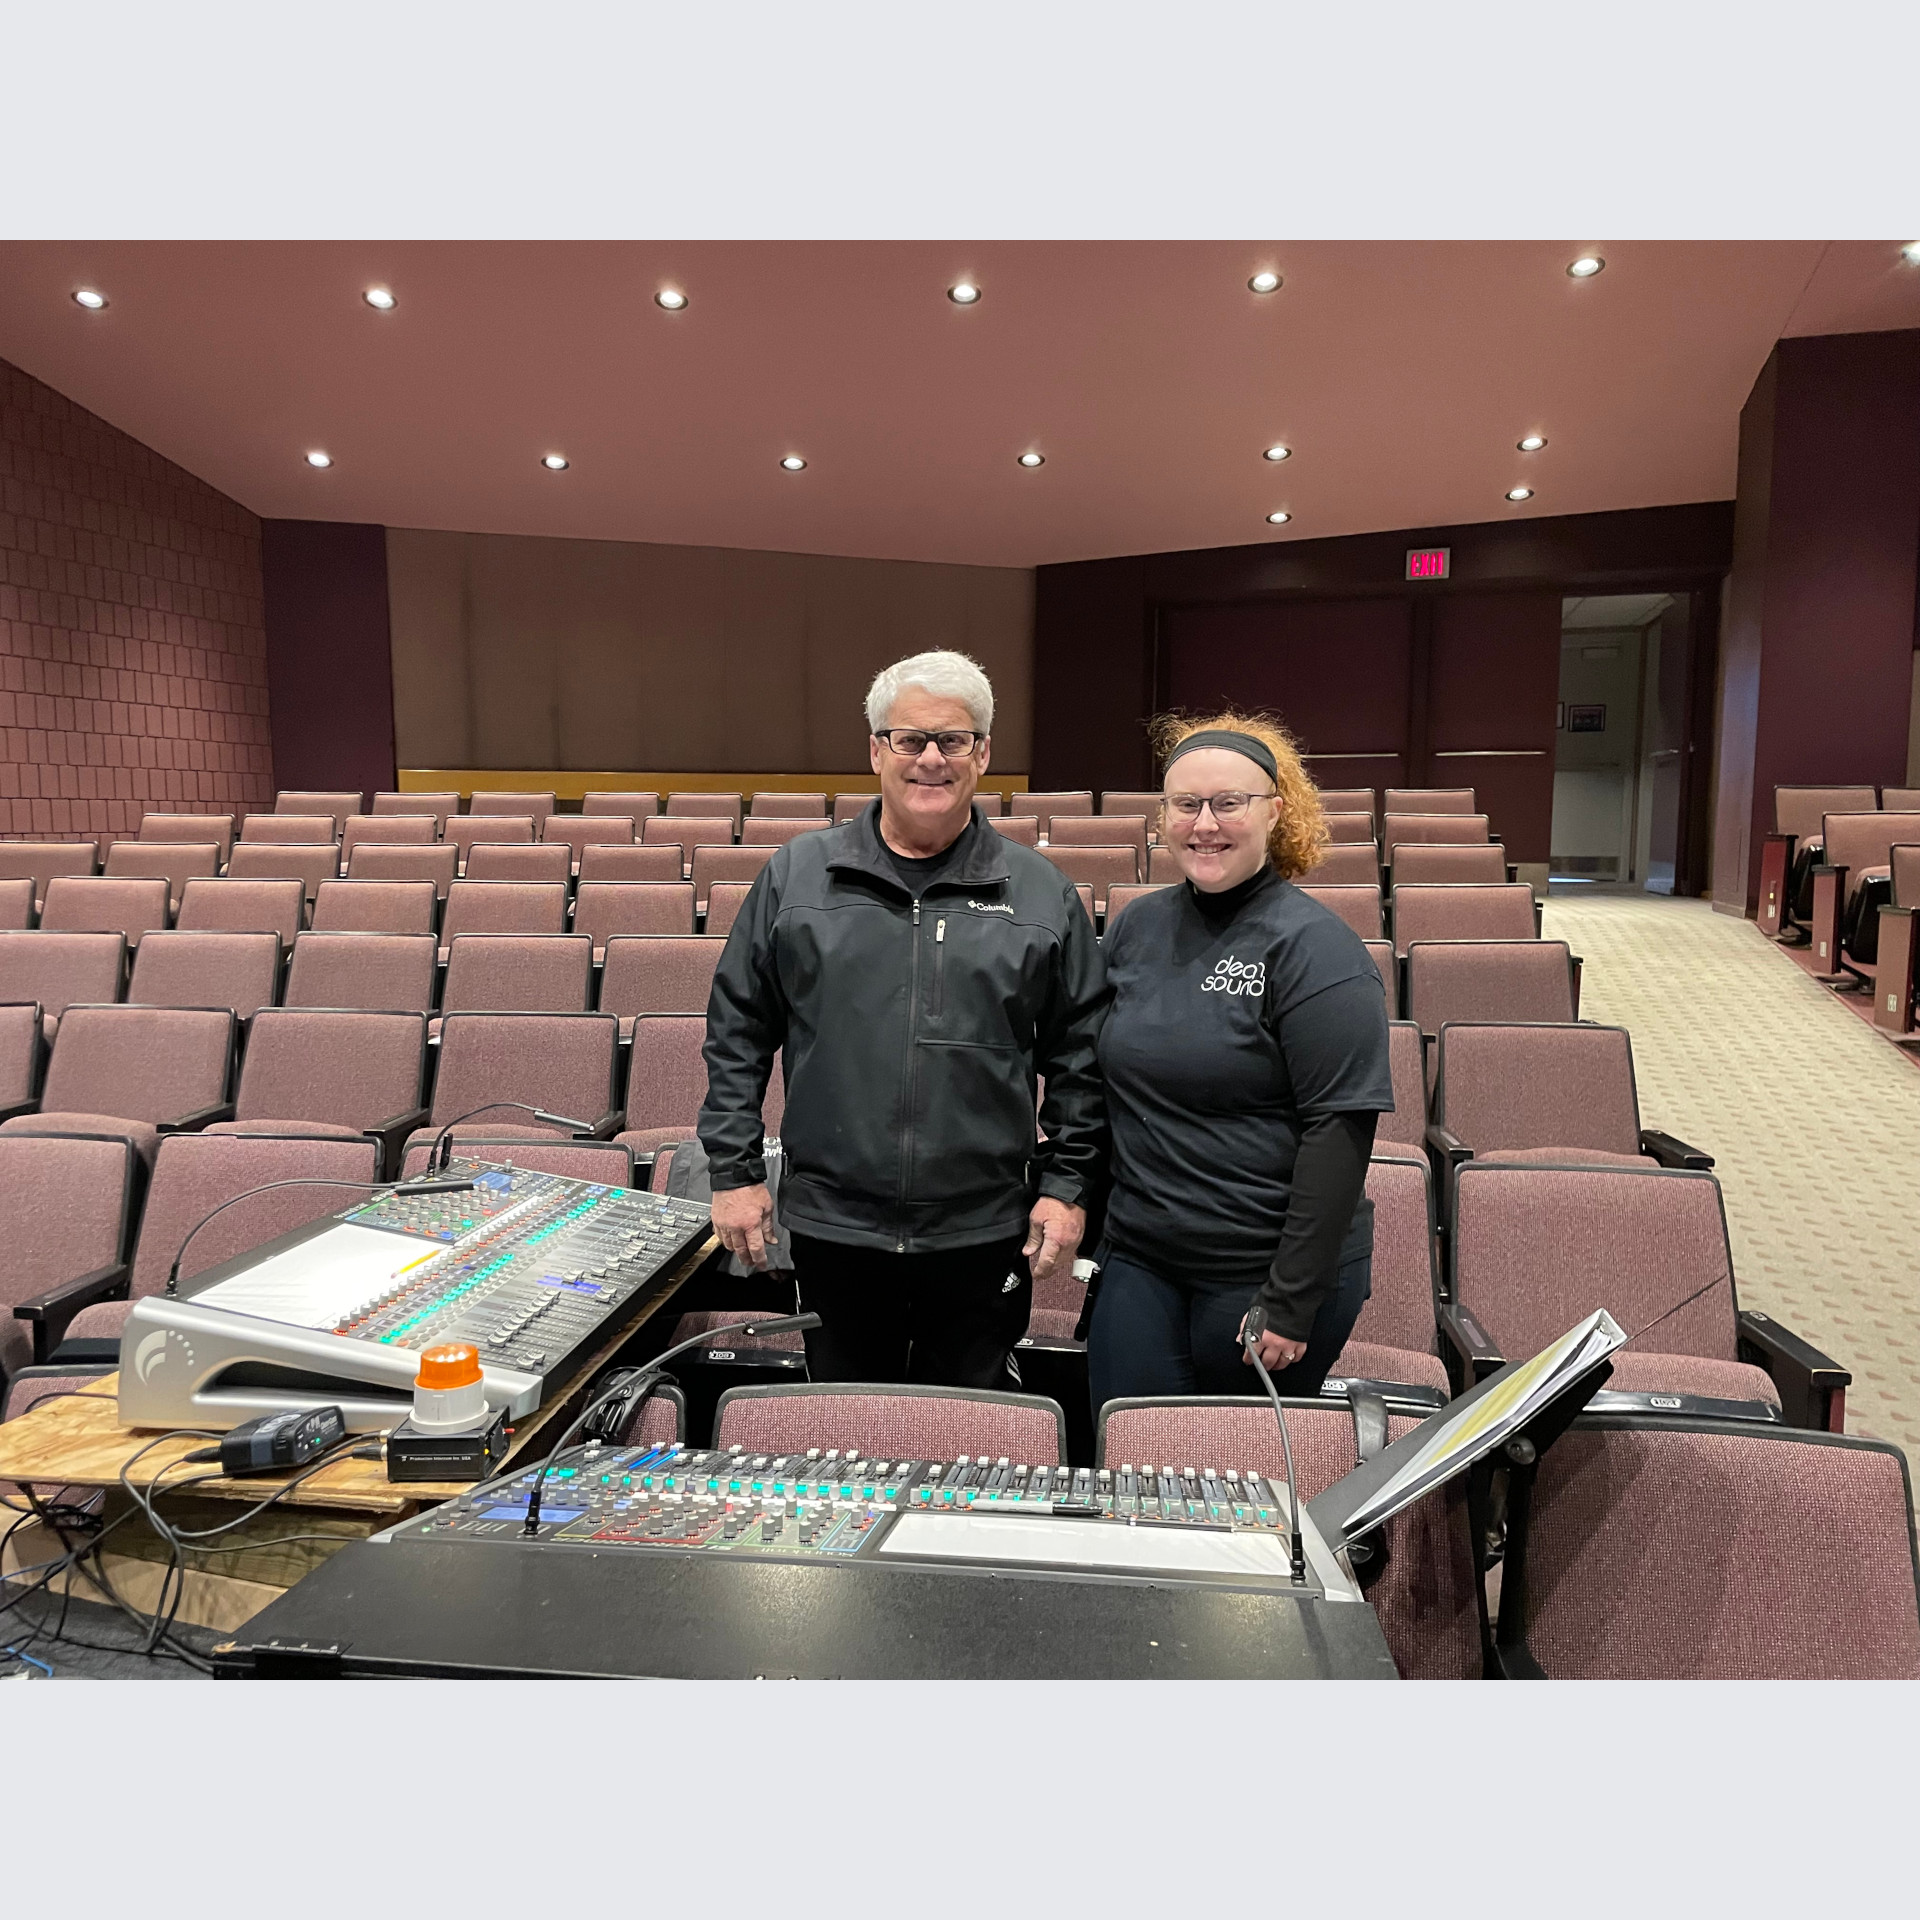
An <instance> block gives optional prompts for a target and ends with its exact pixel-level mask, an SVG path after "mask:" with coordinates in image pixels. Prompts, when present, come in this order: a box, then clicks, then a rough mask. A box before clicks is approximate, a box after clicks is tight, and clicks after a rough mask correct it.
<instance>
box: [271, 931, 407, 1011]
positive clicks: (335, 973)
mask: <svg viewBox="0 0 1920 1920" xmlns="http://www.w3.org/2000/svg"><path fill="white" fill-rule="evenodd" d="M438 970H439V949H438V948H437V947H436V946H435V944H434V938H433V935H432V934H430V933H303V934H302V935H301V936H300V937H299V939H297V940H296V941H295V942H294V943H293V958H292V960H291V961H290V962H289V963H288V966H287V984H286V989H285V991H284V992H283V993H282V994H281V996H280V999H281V1004H282V1005H283V1006H288V1007H349V1008H355V1009H360V1010H364V1011H367V1012H375V1013H379V1012H400V1013H421V1014H424V1013H426V1012H427V1010H428V1009H429V1008H430V1007H431V1006H432V1005H433V987H434V978H435V975H436V974H437V972H438Z"/></svg>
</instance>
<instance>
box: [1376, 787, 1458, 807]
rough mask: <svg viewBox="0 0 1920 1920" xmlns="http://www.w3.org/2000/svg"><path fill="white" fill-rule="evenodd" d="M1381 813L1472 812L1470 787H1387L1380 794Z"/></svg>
mask: <svg viewBox="0 0 1920 1920" xmlns="http://www.w3.org/2000/svg"><path fill="white" fill-rule="evenodd" d="M1380 811H1381V812H1382V813H1472V812H1474V811H1475V807H1474V804H1473V789H1472V788H1471V787H1389V788H1387V790H1386V792H1385V793H1384V794H1383V795H1382V796H1381V803H1380Z"/></svg>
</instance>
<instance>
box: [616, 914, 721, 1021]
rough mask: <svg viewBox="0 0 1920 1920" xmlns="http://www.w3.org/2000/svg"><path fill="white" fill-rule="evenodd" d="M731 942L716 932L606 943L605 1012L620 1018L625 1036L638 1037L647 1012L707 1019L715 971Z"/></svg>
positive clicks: (664, 935) (665, 935) (658, 936)
mask: <svg viewBox="0 0 1920 1920" xmlns="http://www.w3.org/2000/svg"><path fill="white" fill-rule="evenodd" d="M726 944H727V943H726V941H725V940H722V939H717V938H715V937H714V936H713V935H711V934H687V935H680V936H676V935H671V934H655V935H651V936H647V937H644V938H631V939H614V940H609V941H608V942H607V960H606V966H605V969H604V970H603V972H602V973H601V976H600V1011H601V1012H602V1013H611V1014H614V1015H615V1016H617V1017H618V1019H619V1021H620V1037H621V1038H622V1039H623V1040H630V1039H631V1038H632V1037H633V1023H634V1021H635V1020H636V1019H637V1018H638V1017H639V1016H640V1015H642V1014H648V1013H683V1014H685V1013H690V1014H698V1015H699V1017H700V1018H701V1019H702V1020H704V1019H705V1018H706V1015H707V1001H708V998H709V997H710V996H711V994H712V992H713V970H714V968H715V967H716V966H717V965H718V964H719V961H720V954H721V950H722V949H723V948H724V947H725V946H726Z"/></svg>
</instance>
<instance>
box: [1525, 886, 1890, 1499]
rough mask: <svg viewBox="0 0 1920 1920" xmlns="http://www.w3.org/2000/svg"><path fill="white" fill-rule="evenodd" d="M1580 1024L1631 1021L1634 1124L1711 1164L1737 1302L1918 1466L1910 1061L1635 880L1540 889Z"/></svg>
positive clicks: (1717, 922)
mask: <svg viewBox="0 0 1920 1920" xmlns="http://www.w3.org/2000/svg"><path fill="white" fill-rule="evenodd" d="M1545 932H1546V934H1547V937H1548V938H1550V939H1561V940H1565V941H1567V942H1568V943H1569V945H1570V946H1571V947H1572V948H1573V950H1574V952H1575V953H1577V954H1579V955H1581V956H1582V958H1583V959H1584V960H1585V962H1586V970H1585V976H1584V983H1583V986H1582V992H1581V1002H1580V1012H1581V1015H1582V1017H1583V1018H1586V1019H1590V1020H1599V1021H1605V1022H1607V1023H1609V1024H1613V1025H1619V1026H1623V1027H1625V1028H1627V1029H1628V1031H1629V1032H1630V1033H1631V1034H1632V1035H1633V1055H1634V1069H1635V1074H1636V1076H1637V1078H1638V1081H1639V1088H1640V1117H1641V1122H1642V1124H1643V1125H1646V1126H1655V1127H1664V1128H1666V1129H1667V1130H1668V1131H1669V1132H1671V1133H1677V1134H1678V1135H1679V1136H1680V1137H1681V1138H1682V1139H1683V1140H1688V1141H1691V1142H1693V1143H1694V1144H1695V1145H1696V1146H1699V1147H1702V1148H1704V1149H1705V1150H1706V1151H1707V1152H1709V1153H1711V1154H1712V1155H1713V1156H1714V1157H1715V1159H1716V1160H1717V1162H1718V1167H1717V1172H1718V1173H1719V1176H1720V1180H1721V1184H1722V1188H1723V1190H1724V1192H1725V1194H1726V1205H1727V1221H1728V1225H1729V1227H1730V1229H1731V1231H1732V1235H1733V1263H1734V1273H1735V1276H1736V1278H1737V1279H1738V1282H1739V1287H1740V1303H1741V1305H1742V1306H1748V1307H1759V1308H1762V1309H1763V1310H1765V1311H1766V1312H1768V1313H1770V1314H1772V1315H1774V1316H1775V1317H1776V1318H1777V1319H1779V1320H1781V1321H1783V1322H1784V1323H1785V1324H1786V1325H1787V1326H1789V1327H1791V1328H1792V1329H1793V1330H1794V1331H1795V1332H1796V1333H1798V1334H1800V1335H1801V1336H1802V1337H1803V1338H1805V1339H1808V1340H1811V1341H1812V1342H1813V1343H1814V1345H1815V1346H1817V1347H1821V1348H1823V1349H1824V1350H1825V1351H1826V1352H1828V1353H1830V1354H1832V1355H1833V1357H1834V1358H1835V1359H1836V1360H1838V1361H1839V1362H1840V1363H1841V1364H1842V1365H1843V1366H1845V1367H1847V1368H1849V1369H1850V1370H1851V1372H1852V1374H1853V1386H1852V1388H1851V1390H1850V1391H1849V1393H1848V1396H1847V1429H1848V1431H1849V1432H1852V1433H1860V1434H1869V1435H1872V1436H1874V1437H1876V1438H1879V1439H1883V1440H1891V1441H1894V1442H1895V1443H1896V1444H1898V1445H1899V1446H1901V1447H1903V1448H1905V1449H1906V1451H1907V1454H1908V1457H1909V1459H1910V1460H1916V1461H1920V1072H1916V1071H1915V1070H1914V1067H1913V1065H1912V1064H1911V1063H1910V1062H1909V1061H1908V1060H1906V1059H1904V1058H1903V1057H1902V1055H1901V1053H1900V1051H1899V1049H1897V1048H1895V1047H1893V1046H1891V1045H1889V1044H1888V1042H1887V1041H1885V1040H1884V1039H1882V1038H1880V1037H1879V1035H1877V1034H1876V1033H1875V1032H1874V1031H1873V1030H1872V1028H1871V1027H1869V1026H1868V1025H1867V1024H1866V1023H1865V1022H1864V1021H1862V1020H1861V1019H1860V1018H1859V1017H1858V1015H1857V1014H1855V1013H1853V1012H1851V1011H1850V1010H1849V1009H1848V1008H1847V1007H1845V1006H1844V1005H1842V1004H1840V1003H1839V1002H1838V1001H1836V1000H1835V998H1834V996H1833V995H1832V994H1831V993H1830V992H1829V991H1828V990H1827V989H1826V988H1824V987H1820V986H1817V985H1815V983H1814V982H1813V981H1812V980H1811V979H1809V978H1808V977H1807V975H1806V974H1805V973H1804V972H1803V971H1802V970H1801V969H1800V968H1799V967H1797V966H1796V965H1795V964H1794V963H1793V961H1792V959H1791V958H1790V957H1789V956H1788V955H1787V954H1785V953H1783V952H1781V951H1779V950H1778V949H1777V948H1775V947H1774V946H1773V945H1772V943H1771V942H1769V941H1768V940H1766V939H1764V938H1763V937H1762V936H1761V934H1760V932H1759V931H1758V929H1757V928H1756V927H1755V926H1754V925H1753V923H1752V922H1751V921H1746V920H1736V919H1733V918H1732V917H1730V916H1729V915H1726V914H1717V913H1715V912H1714V911H1713V910H1712V908H1711V907H1709V906H1708V905H1707V904H1706V903H1705V902H1704V901H1699V900H1669V899H1662V898H1659V897H1657V896H1652V895H1643V894H1631V895H1630V894H1624V893H1623V894H1604V895H1603V894H1597V893H1596V894H1586V893H1582V894H1579V895H1572V896H1571V897H1570V895H1569V893H1567V892H1563V891H1560V890H1556V891H1555V892H1554V893H1553V894H1552V895H1551V897H1550V898H1549V900H1548V903H1547V909H1546V926H1545Z"/></svg>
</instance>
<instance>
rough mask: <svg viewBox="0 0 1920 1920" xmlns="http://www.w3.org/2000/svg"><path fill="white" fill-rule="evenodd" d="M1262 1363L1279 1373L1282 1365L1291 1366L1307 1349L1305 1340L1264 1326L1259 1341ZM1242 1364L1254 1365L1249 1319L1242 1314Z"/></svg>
mask: <svg viewBox="0 0 1920 1920" xmlns="http://www.w3.org/2000/svg"><path fill="white" fill-rule="evenodd" d="M1257 1344H1258V1346H1259V1349H1260V1364H1261V1365H1262V1366H1263V1367H1265V1368H1266V1370H1267V1371H1268V1372H1269V1373H1278V1372H1279V1371H1280V1369H1281V1368H1282V1367H1290V1366H1292V1365H1293V1363H1294V1362H1295V1361H1296V1360H1298V1359H1299V1358H1300V1356H1301V1355H1302V1354H1304V1353H1305V1352H1306V1350H1307V1343H1306V1342H1305V1341H1304V1340H1288V1339H1286V1338H1285V1337H1284V1336H1282V1335H1280V1334H1277V1333H1275V1332H1274V1330H1273V1329H1272V1328H1271V1327H1263V1328H1262V1329H1261V1331H1260V1338H1259V1341H1258V1343H1257ZM1240 1364H1241V1365H1242V1366H1243V1367H1250V1366H1252V1365H1253V1361H1252V1359H1251V1358H1250V1357H1249V1356H1248V1353H1247V1319H1246V1315H1245V1314H1242V1315H1241V1316H1240Z"/></svg>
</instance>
